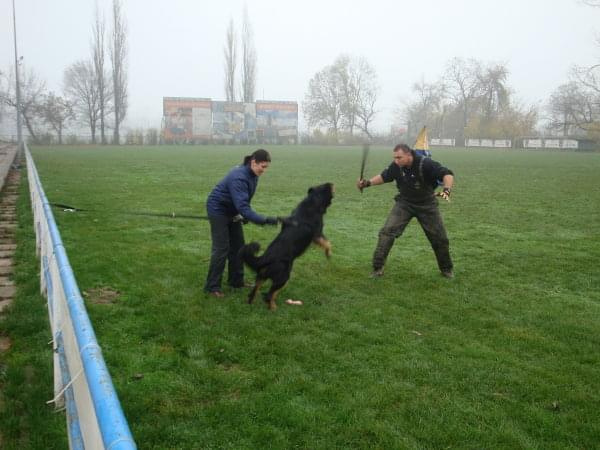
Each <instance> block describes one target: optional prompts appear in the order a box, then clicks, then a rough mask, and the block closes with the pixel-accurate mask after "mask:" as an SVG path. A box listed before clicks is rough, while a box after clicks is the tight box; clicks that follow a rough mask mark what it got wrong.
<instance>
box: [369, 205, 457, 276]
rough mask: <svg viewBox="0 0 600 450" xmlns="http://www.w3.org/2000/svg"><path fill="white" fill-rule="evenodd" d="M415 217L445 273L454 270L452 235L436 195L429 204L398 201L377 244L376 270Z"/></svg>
mask: <svg viewBox="0 0 600 450" xmlns="http://www.w3.org/2000/svg"><path fill="white" fill-rule="evenodd" d="M413 217H416V218H417V220H418V221H419V224H420V225H421V228H423V231H424V232H425V235H426V236H427V239H429V243H430V244H431V248H433V252H434V253H435V257H436V259H437V263H438V267H439V268H440V270H441V271H442V272H444V271H450V270H452V259H451V258H450V244H449V242H448V235H447V234H446V229H445V228H444V222H443V221H442V216H441V214H440V210H439V208H438V205H437V200H436V199H434V198H432V201H431V202H427V203H425V204H415V203H410V202H407V201H406V200H403V199H398V200H397V201H396V203H395V204H394V207H393V208H392V210H391V211H390V214H389V216H388V218H387V220H386V222H385V224H384V225H383V228H382V229H381V230H380V231H379V239H378V241H377V247H376V248H375V253H374V254H373V268H374V269H375V270H379V269H381V268H383V266H384V264H385V260H386V259H387V256H388V254H389V253H390V250H391V249H392V245H394V240H395V239H396V238H398V237H400V236H401V235H402V233H403V232H404V229H405V228H406V226H407V225H408V223H409V222H410V220H411V219H412V218H413Z"/></svg>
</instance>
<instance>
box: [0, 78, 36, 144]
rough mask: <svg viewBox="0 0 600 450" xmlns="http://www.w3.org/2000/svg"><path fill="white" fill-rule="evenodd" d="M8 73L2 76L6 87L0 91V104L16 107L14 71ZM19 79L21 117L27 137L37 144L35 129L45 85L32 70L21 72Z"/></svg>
mask: <svg viewBox="0 0 600 450" xmlns="http://www.w3.org/2000/svg"><path fill="white" fill-rule="evenodd" d="M8 73H9V74H8V75H5V74H3V79H4V80H5V81H6V82H5V83H4V84H5V85H6V87H5V88H4V89H2V90H1V91H0V103H2V104H4V105H5V106H9V107H16V106H17V99H16V93H15V90H14V86H15V83H14V79H13V78H12V74H13V73H14V71H9V72H8ZM19 78H20V80H19V81H20V83H19V87H20V94H21V95H20V97H21V105H20V106H21V117H22V118H23V122H24V123H25V127H27V131H28V132H29V135H30V136H31V138H32V139H33V141H34V142H37V141H39V137H38V135H39V133H38V131H37V128H38V126H39V120H40V109H41V105H42V104H43V102H44V98H45V96H46V83H45V82H44V81H42V80H40V79H39V78H38V76H37V75H36V74H35V72H34V71H33V70H29V71H28V72H27V71H25V70H23V71H22V72H21V75H20V77H19Z"/></svg>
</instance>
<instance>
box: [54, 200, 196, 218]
mask: <svg viewBox="0 0 600 450" xmlns="http://www.w3.org/2000/svg"><path fill="white" fill-rule="evenodd" d="M50 206H53V207H55V208H60V209H62V210H63V212H84V213H85V212H96V213H99V212H101V211H99V210H94V209H83V208H76V207H74V206H70V205H65V204H63V203H50ZM104 212H108V213H110V214H123V215H127V216H148V217H164V218H167V219H193V220H208V216H197V215H194V214H176V213H175V212H171V213H152V212H143V211H104Z"/></svg>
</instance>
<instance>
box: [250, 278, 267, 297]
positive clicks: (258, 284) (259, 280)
mask: <svg viewBox="0 0 600 450" xmlns="http://www.w3.org/2000/svg"><path fill="white" fill-rule="evenodd" d="M264 282H265V280H263V279H262V278H258V277H257V278H256V281H255V282H254V287H253V288H252V290H251V291H250V294H248V303H252V302H253V301H254V297H256V293H257V292H258V290H259V289H260V287H261V286H262V284H263V283H264Z"/></svg>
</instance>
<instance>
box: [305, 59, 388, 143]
mask: <svg viewBox="0 0 600 450" xmlns="http://www.w3.org/2000/svg"><path fill="white" fill-rule="evenodd" d="M378 94H379V84H378V81H377V73H376V72H375V69H374V68H373V66H371V65H370V64H369V62H368V61H367V60H366V59H365V58H351V57H350V56H348V55H340V56H338V57H337V58H336V59H335V61H334V62H333V64H331V65H329V66H326V67H324V68H323V69H321V70H320V71H319V72H317V73H316V74H315V75H314V77H313V78H311V80H310V81H309V83H308V92H307V93H306V95H305V97H304V102H303V104H302V106H303V110H304V116H305V118H306V121H307V123H308V126H309V127H318V128H325V129H326V130H327V132H328V133H329V135H331V136H332V137H333V139H334V140H335V141H337V140H338V139H339V138H341V137H342V135H343V134H344V133H345V134H347V135H348V136H349V137H350V138H352V137H353V136H354V135H355V133H356V131H357V130H358V131H359V133H360V134H362V135H364V136H365V137H366V138H368V139H371V138H372V137H373V134H372V130H371V126H372V123H373V119H374V118H375V115H376V113H377V110H376V107H375V104H376V102H377V96H378Z"/></svg>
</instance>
